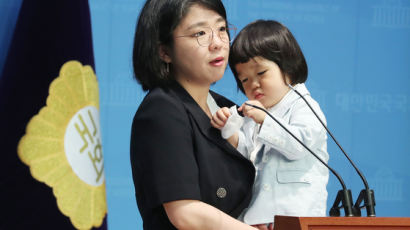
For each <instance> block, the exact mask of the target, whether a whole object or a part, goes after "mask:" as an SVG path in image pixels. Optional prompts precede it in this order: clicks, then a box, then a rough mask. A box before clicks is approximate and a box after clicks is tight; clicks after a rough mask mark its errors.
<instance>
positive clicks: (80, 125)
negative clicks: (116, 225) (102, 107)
mask: <svg viewBox="0 0 410 230" xmlns="http://www.w3.org/2000/svg"><path fill="white" fill-rule="evenodd" d="M0 143H1V144H0V211H1V213H0V229H59V230H62V229H63V230H64V229H107V224H106V213H107V205H106V194H105V177H104V162H103V155H102V141H101V130H100V124H99V96H98V82H97V78H96V76H95V74H94V55H93V47H92V37H91V21H90V11H89V6H88V1H86V0H58V1H55V0H24V1H23V3H22V5H21V9H20V12H19V18H18V20H17V23H16V28H15V31H14V34H13V39H12V42H11V44H10V48H9V52H8V56H7V59H6V62H5V65H4V69H3V73H2V75H1V78H0Z"/></svg>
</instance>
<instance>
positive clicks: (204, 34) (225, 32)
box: [176, 26, 236, 46]
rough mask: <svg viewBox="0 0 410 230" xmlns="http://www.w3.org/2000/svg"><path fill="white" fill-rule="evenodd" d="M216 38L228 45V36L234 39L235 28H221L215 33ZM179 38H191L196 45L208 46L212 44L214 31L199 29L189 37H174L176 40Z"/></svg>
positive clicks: (209, 28)
mask: <svg viewBox="0 0 410 230" xmlns="http://www.w3.org/2000/svg"><path fill="white" fill-rule="evenodd" d="M217 34H218V37H219V39H220V40H221V41H222V42H226V43H230V42H231V40H230V38H229V37H230V36H232V37H235V35H236V27H234V26H231V27H226V26H222V27H219V28H218V31H217ZM180 37H191V38H196V40H197V42H198V45H200V46H209V45H210V44H211V43H212V40H213V38H214V30H213V29H212V28H211V27H201V28H199V29H198V32H195V33H193V34H189V35H181V36H176V38H180Z"/></svg>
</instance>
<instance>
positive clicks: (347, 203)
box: [245, 102, 355, 217]
mask: <svg viewBox="0 0 410 230" xmlns="http://www.w3.org/2000/svg"><path fill="white" fill-rule="evenodd" d="M245 105H248V106H251V107H253V108H256V109H259V110H262V111H263V112H265V113H266V114H267V115H268V116H269V117H270V118H272V119H273V120H274V121H275V122H276V123H278V124H279V125H280V126H281V127H282V128H283V129H284V130H285V131H286V132H287V133H289V134H290V135H291V136H292V137H293V138H294V139H295V140H296V141H297V142H299V143H300V144H301V145H302V146H303V147H304V148H305V149H306V150H308V151H309V152H310V153H311V154H312V155H313V156H314V157H316V159H318V160H319V161H320V162H321V163H322V164H323V165H324V166H326V167H327V168H328V169H329V170H330V171H331V172H332V173H333V175H335V176H336V178H337V179H338V180H339V182H340V184H341V185H342V188H343V189H342V190H339V191H338V193H337V196H336V199H335V202H334V203H333V206H332V208H331V209H330V210H329V215H330V216H340V210H339V209H340V208H342V207H343V209H344V211H345V216H350V217H351V216H355V215H354V209H353V203H352V192H351V191H350V189H347V188H346V185H345V183H344V182H343V179H342V178H341V177H340V175H339V174H338V173H337V172H336V171H335V170H334V169H333V168H331V167H330V166H329V165H328V164H326V162H324V161H323V160H322V159H321V158H320V157H319V156H318V155H316V154H315V153H314V152H313V151H312V150H311V149H310V148H309V147H307V146H306V145H305V144H304V143H303V142H302V141H301V140H299V138H297V137H296V136H295V135H294V134H293V133H292V132H291V131H289V130H288V129H287V128H286V127H285V126H284V125H283V124H282V123H280V122H279V121H278V120H277V119H276V118H275V117H274V116H273V115H272V114H270V113H269V112H268V111H266V110H265V109H264V108H261V107H259V106H256V105H252V104H249V103H246V102H245ZM340 202H341V203H342V206H340V207H339V203H340Z"/></svg>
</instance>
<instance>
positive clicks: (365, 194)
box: [288, 84, 376, 217]
mask: <svg viewBox="0 0 410 230" xmlns="http://www.w3.org/2000/svg"><path fill="white" fill-rule="evenodd" d="M288 86H289V88H291V89H292V90H293V91H294V92H295V93H297V94H298V95H299V96H300V97H301V98H302V99H303V100H304V101H305V103H306V104H307V105H308V107H309V108H310V110H311V111H312V112H313V114H315V116H316V118H317V119H318V120H319V121H320V123H321V124H322V126H323V127H324V128H325V129H326V131H327V133H329V135H330V136H331V137H332V139H333V141H334V142H335V143H336V145H337V146H338V147H339V149H340V150H341V151H342V152H343V154H344V155H345V157H346V158H347V159H348V160H349V162H350V164H351V165H352V166H353V168H354V169H355V170H356V172H357V173H358V174H359V176H360V178H361V179H362V181H363V184H364V186H365V189H363V190H361V191H360V193H359V196H358V197H357V200H356V202H355V204H354V209H355V216H361V211H360V210H361V209H362V208H364V207H366V212H367V216H368V217H375V216H376V211H375V208H374V206H376V200H375V198H374V191H373V190H372V189H370V188H369V185H368V183H367V180H366V178H365V177H364V175H363V173H362V172H361V171H360V170H359V168H357V166H356V165H355V164H354V163H353V161H352V160H351V159H350V157H349V156H348V155H347V153H346V152H345V151H344V149H343V148H342V146H341V145H340V144H339V142H338V141H337V140H336V138H335V137H334V136H333V134H332V133H331V132H330V130H329V129H328V128H327V127H326V125H325V124H324V123H323V121H322V120H321V119H320V117H319V116H318V115H317V113H316V112H315V110H314V109H313V108H312V106H311V105H310V104H309V102H308V101H307V100H306V99H305V97H303V96H302V94H301V93H299V91H297V90H296V89H295V88H294V87H292V85H290V84H288ZM362 201H363V202H364V205H362V206H361V203H362Z"/></svg>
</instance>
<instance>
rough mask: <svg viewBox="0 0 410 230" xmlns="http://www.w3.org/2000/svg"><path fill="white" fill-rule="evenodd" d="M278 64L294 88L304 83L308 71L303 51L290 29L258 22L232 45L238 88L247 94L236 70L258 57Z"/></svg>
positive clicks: (232, 67) (240, 33)
mask: <svg viewBox="0 0 410 230" xmlns="http://www.w3.org/2000/svg"><path fill="white" fill-rule="evenodd" d="M258 56H259V57H262V58H265V59H267V60H269V61H272V62H275V63H276V64H277V65H278V66H279V68H280V70H281V71H282V74H283V75H284V76H285V75H287V76H289V79H290V81H291V82H290V84H291V85H295V84H297V83H304V82H305V81H306V79H307V75H308V67H307V64H306V60H305V57H304V55H303V53H302V50H301V49H300V47H299V44H298V43H297V41H296V39H295V38H294V37H293V35H292V33H291V32H290V31H289V29H288V28H286V26H284V25H282V24H281V23H279V22H277V21H274V20H257V21H255V22H252V23H250V24H248V25H247V26H245V28H243V29H242V30H241V32H239V34H238V36H237V37H236V38H235V40H234V42H233V43H232V47H231V50H230V54H229V66H230V67H231V70H232V72H233V74H234V76H235V80H236V84H237V86H238V88H239V89H240V90H241V91H242V92H243V93H245V91H244V88H243V86H242V83H241V81H240V80H239V78H238V73H237V72H236V69H235V66H236V65H237V64H240V63H246V62H248V61H249V60H250V59H252V58H255V57H258Z"/></svg>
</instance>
